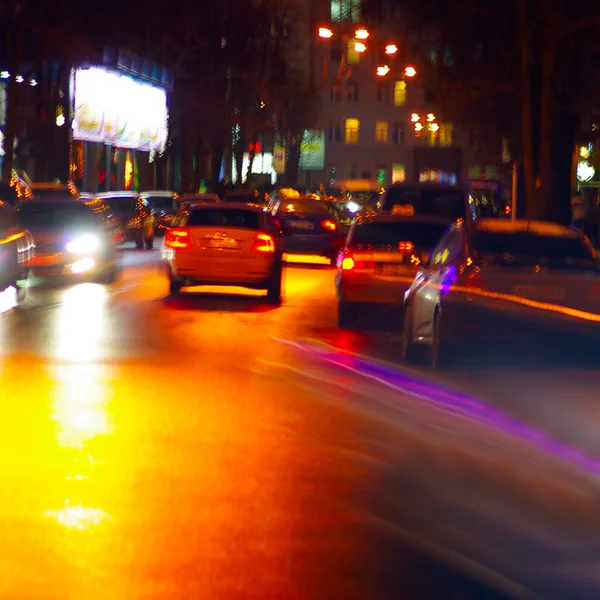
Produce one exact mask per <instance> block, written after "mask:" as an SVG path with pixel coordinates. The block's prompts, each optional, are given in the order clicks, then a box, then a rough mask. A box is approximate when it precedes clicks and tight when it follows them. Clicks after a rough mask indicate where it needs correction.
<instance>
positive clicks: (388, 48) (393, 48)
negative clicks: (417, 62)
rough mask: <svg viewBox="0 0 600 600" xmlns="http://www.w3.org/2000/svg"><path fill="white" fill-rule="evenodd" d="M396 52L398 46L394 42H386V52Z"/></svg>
mask: <svg viewBox="0 0 600 600" xmlns="http://www.w3.org/2000/svg"><path fill="white" fill-rule="evenodd" d="M396 52H398V46H396V44H388V45H387V46H386V47H385V53H386V54H396Z"/></svg>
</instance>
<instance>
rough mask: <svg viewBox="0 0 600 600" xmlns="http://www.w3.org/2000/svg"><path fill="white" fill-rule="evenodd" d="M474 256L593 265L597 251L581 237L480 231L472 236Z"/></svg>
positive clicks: (511, 261)
mask: <svg viewBox="0 0 600 600" xmlns="http://www.w3.org/2000/svg"><path fill="white" fill-rule="evenodd" d="M472 252H473V255H474V256H476V257H478V258H480V259H481V260H486V261H490V262H498V263H503V264H519V263H521V264H523V263H526V264H537V263H542V264H550V265H563V266H574V267H584V268H594V267H595V266H596V258H595V256H594V252H593V250H592V249H591V247H589V246H588V245H587V244H586V243H585V242H584V241H583V240H582V239H580V238H578V237H571V236H555V235H539V234H535V233H532V232H523V231H518V232H514V233H511V232H491V231H478V232H476V233H475V234H474V236H473V239H472Z"/></svg>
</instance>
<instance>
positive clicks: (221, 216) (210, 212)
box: [187, 208, 259, 229]
mask: <svg viewBox="0 0 600 600" xmlns="http://www.w3.org/2000/svg"><path fill="white" fill-rule="evenodd" d="M258 217H259V213H258V212H256V211H253V210H243V209H227V208H197V209H194V210H192V211H191V212H190V215H189V217H188V221H187V224H188V225H190V226H192V227H235V228H238V229H258V221H259V218H258Z"/></svg>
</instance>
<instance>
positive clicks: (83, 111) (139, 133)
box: [73, 67, 168, 152]
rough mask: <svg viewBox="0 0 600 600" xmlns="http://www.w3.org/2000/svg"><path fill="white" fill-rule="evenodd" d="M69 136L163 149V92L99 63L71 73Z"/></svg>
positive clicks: (165, 124)
mask: <svg viewBox="0 0 600 600" xmlns="http://www.w3.org/2000/svg"><path fill="white" fill-rule="evenodd" d="M73 90H74V112H73V139H75V140H82V141H85V142H99V143H103V144H111V145H113V146H118V147H120V148H132V149H134V150H145V151H150V150H154V151H155V152H157V151H161V150H164V147H165V144H166V142H167V132H168V112H167V93H166V91H165V90H163V89H162V88H158V87H154V86H152V85H149V84H147V83H142V82H139V81H136V80H134V79H132V78H131V77H128V76H126V75H122V74H121V73H117V72H114V71H108V70H107V69H104V68H101V67H95V68H91V69H77V70H76V71H74V73H73Z"/></svg>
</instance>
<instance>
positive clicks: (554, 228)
mask: <svg viewBox="0 0 600 600" xmlns="http://www.w3.org/2000/svg"><path fill="white" fill-rule="evenodd" d="M474 229H475V230H476V231H489V232H492V233H519V232H521V233H524V232H527V233H532V234H534V235H546V236H551V237H570V238H577V237H581V234H580V232H578V231H576V230H575V229H572V228H570V227H566V226H565V225H559V224H557V223H550V222H547V221H528V220H527V219H516V220H514V221H512V220H509V219H479V220H477V221H476V222H475V227H474Z"/></svg>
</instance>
